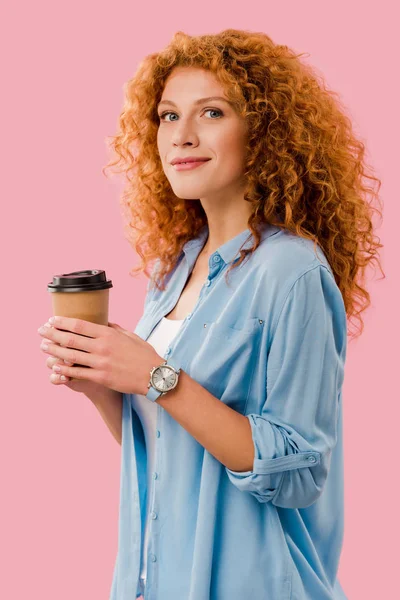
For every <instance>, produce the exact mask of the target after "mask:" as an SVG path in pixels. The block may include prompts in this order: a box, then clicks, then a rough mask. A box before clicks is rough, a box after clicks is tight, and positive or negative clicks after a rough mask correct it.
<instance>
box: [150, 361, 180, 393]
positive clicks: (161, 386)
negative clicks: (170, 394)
mask: <svg viewBox="0 0 400 600" xmlns="http://www.w3.org/2000/svg"><path fill="white" fill-rule="evenodd" d="M175 377H176V375H175V373H174V372H173V371H171V369H168V367H165V366H162V367H158V368H157V369H156V370H155V371H154V373H153V382H154V385H155V387H156V388H157V389H158V390H160V391H162V392H166V391H167V390H170V389H171V388H172V387H173V386H174V383H175Z"/></svg>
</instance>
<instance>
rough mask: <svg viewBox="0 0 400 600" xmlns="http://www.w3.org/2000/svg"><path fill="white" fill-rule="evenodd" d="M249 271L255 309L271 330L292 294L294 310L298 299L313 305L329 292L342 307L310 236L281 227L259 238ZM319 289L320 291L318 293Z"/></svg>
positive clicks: (324, 260)
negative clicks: (301, 235) (294, 299)
mask: <svg viewBox="0 0 400 600" xmlns="http://www.w3.org/2000/svg"><path fill="white" fill-rule="evenodd" d="M251 272H252V275H251V279H252V281H253V282H254V290H255V298H254V299H255V302H256V305H257V309H258V312H259V313H260V314H264V316H265V318H266V320H267V322H269V324H270V330H271V331H274V330H275V327H276V324H277V321H278V317H279V315H280V314H281V312H282V309H283V307H284V305H285V304H286V305H287V304H288V300H289V301H290V298H292V297H294V296H295V297H296V303H294V304H293V303H291V304H293V306H292V309H293V310H295V311H296V312H298V311H299V312H300V310H301V306H300V304H301V302H302V303H303V304H304V305H305V306H308V307H312V305H313V303H314V304H316V303H318V302H326V297H328V296H329V297H333V298H334V299H335V302H336V304H337V306H338V307H339V309H340V310H341V312H343V311H344V303H343V299H342V294H341V292H340V289H339V287H338V285H337V283H336V280H335V277H334V274H333V271H332V268H331V266H330V264H329V262H328V260H327V258H326V256H325V254H324V252H323V250H322V248H321V246H319V244H314V242H313V241H312V240H309V239H305V238H302V237H300V236H297V235H294V234H292V233H291V232H288V231H287V230H285V229H280V230H279V231H278V232H277V233H274V234H273V235H271V236H269V237H266V238H265V239H263V240H262V242H261V244H260V246H259V247H258V248H257V250H256V252H255V253H254V256H253V257H252V267H251ZM318 290H321V291H322V292H323V294H322V293H320V294H317V293H316V291H318ZM300 297H301V301H300Z"/></svg>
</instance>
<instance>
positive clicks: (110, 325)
mask: <svg viewBox="0 0 400 600" xmlns="http://www.w3.org/2000/svg"><path fill="white" fill-rule="evenodd" d="M108 326H109V327H111V329H116V330H117V331H121V333H125V334H126V335H132V334H131V332H130V331H128V330H127V329H124V328H123V327H121V326H120V325H118V323H110V321H109V322H108Z"/></svg>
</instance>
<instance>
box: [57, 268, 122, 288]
mask: <svg viewBox="0 0 400 600" xmlns="http://www.w3.org/2000/svg"><path fill="white" fill-rule="evenodd" d="M112 287H113V284H112V281H111V279H109V280H107V277H106V272H105V271H101V270H100V269H95V270H90V271H74V272H73V273H62V274H61V275H54V277H53V281H52V283H49V284H47V291H48V292H91V291H93V290H107V289H108V288H112Z"/></svg>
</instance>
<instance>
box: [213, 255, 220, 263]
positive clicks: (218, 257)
mask: <svg viewBox="0 0 400 600" xmlns="http://www.w3.org/2000/svg"><path fill="white" fill-rule="evenodd" d="M220 260H221V257H220V256H219V254H216V255H215V256H214V257H213V261H214V262H215V263H217V262H219V261H220Z"/></svg>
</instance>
